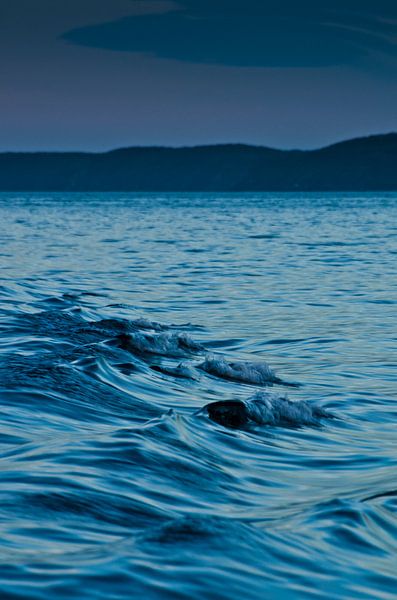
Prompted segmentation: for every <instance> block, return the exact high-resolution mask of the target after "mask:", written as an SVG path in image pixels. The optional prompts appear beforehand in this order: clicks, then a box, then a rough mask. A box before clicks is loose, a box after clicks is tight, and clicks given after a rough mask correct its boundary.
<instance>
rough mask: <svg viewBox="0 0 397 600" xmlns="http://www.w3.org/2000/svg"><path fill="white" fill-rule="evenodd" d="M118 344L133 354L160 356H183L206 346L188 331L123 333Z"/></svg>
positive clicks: (118, 339) (201, 350) (118, 338)
mask: <svg viewBox="0 0 397 600" xmlns="http://www.w3.org/2000/svg"><path fill="white" fill-rule="evenodd" d="M116 341H117V345H118V346H119V347H120V348H122V349H123V350H128V351H129V352H131V353H132V354H134V353H138V354H159V355H160V356H170V357H181V356H186V355H189V354H195V353H198V352H203V351H204V350H205V348H204V346H202V345H201V344H198V343H197V342H195V341H194V340H193V339H192V338H191V337H190V336H188V335H187V334H186V333H160V334H157V335H154V334H150V333H142V332H137V333H132V334H121V335H119V336H118V337H117V340H116Z"/></svg>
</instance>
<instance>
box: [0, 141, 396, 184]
mask: <svg viewBox="0 0 397 600" xmlns="http://www.w3.org/2000/svg"><path fill="white" fill-rule="evenodd" d="M0 190H2V191H30V192H33V191H64V192H66V191H70V192H71V191H79V192H84V191H98V192H102V191H103V192H105V191H122V192H128V191H131V192H141V191H142V192H146V191H148V192H149V191H161V192H167V191H170V192H181V191H182V192H189V191H203V192H204V191H205V192H206V191H214V192H215V191H221V192H244V191H247V192H250V191H252V192H255V191H386V190H389V191H390V190H397V134H396V133H390V134H386V135H374V136H370V137H365V138H357V139H353V140H349V141H345V142H339V143H337V144H333V145H332V146H328V147H326V148H322V149H320V150H305V151H304V150H275V149H272V148H267V147H260V146H250V145H245V144H219V145H209V146H196V147H184V148H167V147H131V148H122V149H118V150H112V151H110V152H104V153H89V152H4V153H0Z"/></svg>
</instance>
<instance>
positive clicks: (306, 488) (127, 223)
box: [0, 194, 397, 600]
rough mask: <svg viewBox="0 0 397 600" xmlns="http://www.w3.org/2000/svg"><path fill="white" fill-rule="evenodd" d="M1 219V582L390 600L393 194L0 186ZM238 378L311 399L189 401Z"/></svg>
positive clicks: (46, 588) (228, 389)
mask: <svg viewBox="0 0 397 600" xmlns="http://www.w3.org/2000/svg"><path fill="white" fill-rule="evenodd" d="M0 239H1V246H0V262H1V281H0V309H1V321H0V325H1V337H0V359H1V365H0V398H1V402H0V410H1V430H0V452H1V458H0V469H1V471H0V565H1V566H0V597H1V599H43V600H47V599H49V598H65V599H68V600H70V599H71V598H79V599H83V600H85V599H88V598H106V599H121V598H123V599H124V598H145V599H146V598H149V599H151V598H172V599H174V598H176V599H178V598H180V599H182V598H186V599H187V598H195V599H200V600H201V599H206V600H207V599H210V600H211V599H231V598H233V599H240V598H244V599H245V600H251V599H255V600H256V599H263V598H271V599H280V598H287V599H289V598H302V599H303V598H305V599H306V598H359V599H369V598H371V599H372V598H381V599H383V600H387V599H390V600H391V599H393V600H394V599H395V598H396V590H397V569H396V565H397V560H396V551H397V514H396V510H397V433H396V422H397V404H396V382H397V373H396V354H395V348H396V340H397V337H396V300H397V294H396V292H397V283H396V268H395V265H396V259H397V256H396V254H397V195H378V196H376V195H363V196H354V195H352V196H332V195H325V196H316V195H313V196H310V197H304V196H299V195H296V196H294V195H281V196H274V195H266V194H263V195H247V196H222V195H215V196H213V197H210V196H208V195H186V196H172V195H167V196H164V197H158V196H155V195H149V196H147V197H143V196H134V195H130V196H128V197H126V196H121V195H103V196H98V195H91V196H90V195H88V196H79V195H71V196H65V195H54V196H52V197H43V196H41V195H32V196H24V197H18V196H16V195H14V196H11V195H6V194H3V195H1V196H0ZM208 354H209V355H212V356H210V357H209V358H206V357H207V355H208ZM205 361H207V362H205ZM208 361H212V362H211V363H209V362H208ZM214 361H221V366H222V372H221V371H220V370H219V369H218V370H215V371H214V369H213V368H212V367H211V368H209V367H208V369H207V370H205V368H203V366H202V365H203V364H204V366H205V365H207V366H208V365H209V364H210V365H213V364H214ZM222 361H223V362H222ZM239 361H245V362H246V363H249V365H248V367H247V365H245V366H241V365H238V366H236V363H238V362H239ZM261 361H266V363H268V365H270V367H271V369H272V370H274V371H275V373H276V378H274V377H273V379H274V380H273V382H269V386H266V385H265V384H266V381H265V382H264V383H263V382H262V379H261V377H262V376H264V377H266V376H267V375H266V373H267V371H266V368H265V367H260V368H259V367H255V366H254V367H252V365H251V363H255V364H257V363H258V362H261ZM230 364H231V365H232V366H230ZM200 365H201V366H200ZM228 365H229V366H228ZM250 365H251V366H250ZM247 369H248V370H247ZM272 372H273V371H272ZM242 373H243V375H242ZM246 373H250V375H247V374H246ZM263 373H265V375H263ZM247 377H248V379H247ZM255 377H256V380H255ZM244 378H245V381H243V379H244ZM253 378H254V379H253ZM279 380H281V381H285V382H289V383H292V384H301V385H300V387H286V386H283V385H282V384H281V383H279ZM250 381H251V383H250ZM258 389H261V390H263V391H264V392H271V393H275V394H279V395H282V396H284V395H285V394H287V395H288V398H289V399H290V400H291V401H300V402H304V403H305V404H302V405H300V406H302V407H306V408H305V410H309V409H308V408H307V406H310V407H315V408H313V411H317V412H315V413H314V412H313V414H315V415H317V414H320V415H322V414H323V413H326V414H327V415H328V414H332V415H333V417H334V418H326V419H319V420H317V419H315V420H313V419H306V421H305V420H303V421H302V422H299V419H298V420H296V419H295V422H288V421H287V422H286V421H285V420H283V419H278V420H277V419H276V420H275V421H273V422H270V421H271V419H270V421H269V423H268V424H266V425H261V424H259V423H256V422H249V423H243V424H242V426H241V427H240V426H239V425H240V424H239V423H237V424H236V423H234V425H236V426H234V427H226V426H223V425H222V424H220V423H216V422H213V421H212V420H211V419H210V418H209V415H208V414H207V412H206V410H204V411H202V410H200V409H202V408H203V407H205V406H206V405H207V404H209V403H213V402H220V401H230V400H231V401H242V402H246V401H247V399H248V398H251V397H253V396H254V397H257V396H255V394H256V393H257V391H258ZM262 396H263V395H262ZM262 396H260V397H262ZM263 397H265V398H267V397H268V396H267V395H266V394H265V395H264V396H263ZM306 403H307V405H306ZM235 405H237V406H241V404H238V403H237V404H236V403H234V404H233V406H235ZM250 406H252V404H251V405H250ZM269 410H273V408H271V407H270V408H269ZM274 410H276V409H274ZM277 410H278V409H277ZM310 414H312V413H310Z"/></svg>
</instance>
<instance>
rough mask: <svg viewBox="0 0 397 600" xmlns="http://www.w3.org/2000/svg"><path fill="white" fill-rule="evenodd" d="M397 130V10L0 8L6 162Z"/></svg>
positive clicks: (303, 142)
mask: <svg viewBox="0 0 397 600" xmlns="http://www.w3.org/2000/svg"><path fill="white" fill-rule="evenodd" d="M391 131H397V1H396V0H371V1H370V0H343V1H342V0H301V1H299V0H0V151H8V150H12V151H17V150H28V151H31V150H87V151H103V150H107V149H111V148H115V147H121V146H132V145H139V146H142V145H145V146H146V145H167V146H184V145H196V144H211V143H226V142H243V143H252V144H257V145H265V146H271V147H276V148H302V149H308V148H317V147H321V146H324V145H327V144H330V143H333V142H335V141H339V140H343V139H348V138H352V137H357V136H363V135H370V134H375V133H386V132H391Z"/></svg>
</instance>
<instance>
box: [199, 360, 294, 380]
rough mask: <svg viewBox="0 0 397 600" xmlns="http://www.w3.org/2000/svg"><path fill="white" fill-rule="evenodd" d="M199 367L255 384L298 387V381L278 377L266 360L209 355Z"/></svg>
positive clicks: (228, 377)
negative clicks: (244, 359) (232, 359)
mask: <svg viewBox="0 0 397 600" xmlns="http://www.w3.org/2000/svg"><path fill="white" fill-rule="evenodd" d="M198 368H199V369H202V370H203V371H206V373H209V374H210V375H215V376H216V377H221V378H223V379H229V380H231V381H241V382H242V383H250V384H253V385H272V384H274V383H277V384H279V385H287V386H291V387H298V384H296V383H289V382H286V381H283V380H282V379H280V378H279V377H277V376H276V374H275V372H274V371H273V369H271V367H270V366H269V365H268V364H267V363H265V362H250V361H239V362H235V361H233V362H227V361H226V360H225V359H224V358H222V357H217V356H207V357H206V359H205V361H204V362H203V363H201V364H200V365H198Z"/></svg>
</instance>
